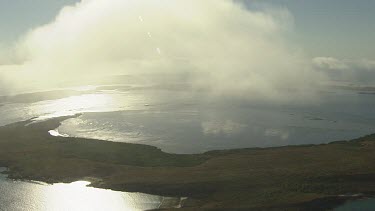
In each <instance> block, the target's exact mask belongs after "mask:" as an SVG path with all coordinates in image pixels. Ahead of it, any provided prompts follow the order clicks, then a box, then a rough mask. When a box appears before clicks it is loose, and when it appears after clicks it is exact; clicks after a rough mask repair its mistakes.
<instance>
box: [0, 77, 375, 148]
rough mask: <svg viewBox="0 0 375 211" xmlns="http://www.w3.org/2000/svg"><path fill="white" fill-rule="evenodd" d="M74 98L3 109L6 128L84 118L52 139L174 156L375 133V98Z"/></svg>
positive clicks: (179, 89)
mask: <svg viewBox="0 0 375 211" xmlns="http://www.w3.org/2000/svg"><path fill="white" fill-rule="evenodd" d="M90 89H91V90H90ZM76 90H86V93H84V94H78V95H75V96H68V97H63V98H61V99H54V100H42V101H37V102H32V103H12V102H8V103H4V105H3V106H2V107H0V113H1V115H2V117H3V118H2V119H1V122H0V123H1V124H2V125H4V124H9V123H12V122H16V121H20V120H26V119H29V118H34V117H36V119H35V121H42V120H43V119H47V118H53V117H57V116H66V115H73V114H78V113H81V114H82V115H81V116H78V117H75V118H71V119H68V120H66V121H64V122H62V125H61V126H60V127H59V128H57V131H56V132H54V133H51V134H55V135H56V134H57V135H58V134H61V135H63V136H76V137H86V138H93V139H101V140H108V141H117V142H127V143H139V144H147V145H153V146H157V147H159V148H161V149H162V150H163V151H167V152H172V153H201V152H205V151H209V150H216V149H232V148H244V147H270V146H285V145H300V144H318V143H327V142H331V141H337V140H344V139H352V138H356V137H359V136H363V135H367V134H370V133H373V132H374V131H373V125H374V124H375V114H374V112H373V110H374V108H373V106H372V105H373V104H374V103H375V98H373V95H371V94H360V93H358V92H357V91H353V90H340V89H330V90H329V91H325V92H323V91H322V93H321V94H320V95H321V99H320V101H317V102H316V103H314V104H312V103H308V104H303V103H299V104H297V103H270V102H267V101H264V102H261V101H255V102H253V101H251V100H248V99H240V98H229V97H213V96H212V95H211V94H210V93H209V92H204V91H201V92H194V91H191V90H189V89H188V88H186V85H183V84H182V85H180V86H177V85H173V86H152V87H141V86H133V87H132V86H129V85H127V86H120V85H116V86H97V87H95V86H90V87H86V89H84V88H83V87H79V88H76ZM87 90H90V91H88V92H87ZM46 132H48V131H46ZM57 132H58V133H57Z"/></svg>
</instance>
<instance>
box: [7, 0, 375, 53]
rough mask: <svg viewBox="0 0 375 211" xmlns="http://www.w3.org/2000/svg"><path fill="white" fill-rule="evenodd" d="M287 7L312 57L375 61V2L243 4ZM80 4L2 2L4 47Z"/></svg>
mask: <svg viewBox="0 0 375 211" xmlns="http://www.w3.org/2000/svg"><path fill="white" fill-rule="evenodd" d="M240 1H243V2H245V3H246V4H247V5H248V6H249V7H252V6H253V5H254V4H256V3H258V4H259V2H261V3H266V4H273V5H278V6H281V7H286V8H287V9H288V10H289V11H290V12H291V13H292V15H293V16H294V21H295V33H296V35H295V36H296V39H295V41H296V42H299V44H300V45H302V46H303V48H304V50H305V51H306V52H307V53H308V54H309V55H311V56H312V57H317V56H330V57H337V58H341V59H358V58H367V59H372V58H373V57H374V55H375V42H373V37H375V21H374V20H375V13H374V9H375V1H373V0H361V1H353V0H314V1H311V0H298V1H296V0H258V1H255V0H240ZM76 2H78V1H77V0H53V1H50V0H0V29H1V30H0V43H1V44H2V45H11V43H12V42H14V41H16V40H17V38H19V37H21V36H22V35H24V34H25V33H26V32H27V31H29V30H31V29H32V28H34V27H37V26H39V25H41V24H46V23H48V22H50V21H52V20H53V19H54V17H55V16H56V14H57V13H58V11H59V10H60V9H61V8H62V7H63V6H65V5H72V4H74V3H76Z"/></svg>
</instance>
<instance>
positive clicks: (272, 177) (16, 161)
mask: <svg viewBox="0 0 375 211" xmlns="http://www.w3.org/2000/svg"><path fill="white" fill-rule="evenodd" d="M67 118H71V117H61V118H55V119H51V120H47V121H45V122H38V123H33V124H29V123H31V122H32V120H29V121H24V122H18V123H14V124H10V125H6V126H3V127H0V166H4V167H7V168H8V172H6V173H7V174H8V176H9V177H10V178H12V179H22V180H36V181H43V182H48V183H55V182H73V181H77V180H87V181H91V182H92V186H94V187H98V188H108V189H112V190H119V191H128V192H144V193H151V194H158V195H165V196H187V197H189V198H188V199H187V200H186V201H185V203H184V208H183V209H187V210H189V209H190V210H197V209H215V210H217V209H219V210H220V209H221V210H228V209H229V210H230V209H235V210H238V209H244V210H317V209H323V208H324V209H328V208H332V207H334V206H337V205H339V204H341V203H343V202H345V201H346V200H349V199H356V198H360V197H366V196H373V195H374V193H375V163H374V160H375V135H369V136H365V137H363V138H359V139H356V140H352V141H338V142H332V143H330V144H322V145H305V146H287V147H275V148H252V149H235V150H222V151H210V152H206V153H203V154H195V155H180V154H169V153H165V152H162V151H161V150H160V149H158V148H156V147H152V146H146V145H137V144H126V143H115V142H107V141H100V140H90V139H83V138H64V137H53V136H50V135H49V133H48V132H47V131H49V130H53V129H55V128H57V127H58V126H59V125H60V122H61V121H63V120H65V119H67ZM359 193H361V195H354V194H359ZM340 195H341V196H340Z"/></svg>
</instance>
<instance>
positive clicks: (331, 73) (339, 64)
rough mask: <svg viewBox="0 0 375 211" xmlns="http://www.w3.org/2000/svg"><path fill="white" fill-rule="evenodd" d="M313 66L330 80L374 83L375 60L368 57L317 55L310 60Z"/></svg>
mask: <svg viewBox="0 0 375 211" xmlns="http://www.w3.org/2000/svg"><path fill="white" fill-rule="evenodd" d="M312 63H313V65H314V66H315V68H317V69H319V70H320V71H322V72H324V73H325V74H326V75H327V76H328V77H329V78H330V79H331V80H336V81H337V80H338V81H346V82H350V83H359V84H369V83H374V82H375V81H374V79H375V61H374V60H369V59H356V60H349V59H337V58H333V57H317V58H314V59H313V60H312Z"/></svg>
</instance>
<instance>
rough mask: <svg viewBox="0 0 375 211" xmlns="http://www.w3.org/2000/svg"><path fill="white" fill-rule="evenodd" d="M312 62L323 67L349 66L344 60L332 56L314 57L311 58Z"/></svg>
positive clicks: (346, 67)
mask: <svg viewBox="0 0 375 211" xmlns="http://www.w3.org/2000/svg"><path fill="white" fill-rule="evenodd" d="M313 64H314V65H315V66H316V67H318V68H323V69H333V70H345V69H348V68H349V67H348V65H347V64H345V62H343V61H340V60H338V59H336V58H333V57H316V58H314V59H313Z"/></svg>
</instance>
